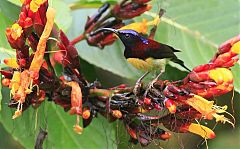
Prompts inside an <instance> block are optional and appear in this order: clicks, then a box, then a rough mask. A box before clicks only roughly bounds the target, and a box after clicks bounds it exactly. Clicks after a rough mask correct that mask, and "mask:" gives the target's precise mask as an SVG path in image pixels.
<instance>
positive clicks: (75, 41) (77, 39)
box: [70, 33, 86, 45]
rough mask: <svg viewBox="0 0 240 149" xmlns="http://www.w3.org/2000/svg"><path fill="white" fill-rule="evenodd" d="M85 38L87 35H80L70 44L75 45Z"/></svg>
mask: <svg viewBox="0 0 240 149" xmlns="http://www.w3.org/2000/svg"><path fill="white" fill-rule="evenodd" d="M85 38H86V36H85V34H84V33H83V34H81V35H79V36H78V37H76V38H74V39H73V40H72V41H71V42H70V44H71V45H75V44H76V43H78V42H80V41H82V40H83V39H85Z"/></svg>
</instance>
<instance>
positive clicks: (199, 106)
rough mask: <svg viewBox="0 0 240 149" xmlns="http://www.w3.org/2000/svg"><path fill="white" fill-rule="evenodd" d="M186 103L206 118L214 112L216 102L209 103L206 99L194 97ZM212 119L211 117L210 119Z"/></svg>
mask: <svg viewBox="0 0 240 149" xmlns="http://www.w3.org/2000/svg"><path fill="white" fill-rule="evenodd" d="M186 103H187V104H189V105H190V106H192V107H193V108H194V109H196V110H197V111H199V112H200V113H201V114H203V115H204V116H210V115H209V114H210V113H212V112H213V111H214V110H213V109H212V107H213V103H214V101H208V100H206V99H205V98H203V97H201V96H198V95H194V96H193V97H192V98H189V99H187V100H186ZM209 118H211V117H209Z"/></svg>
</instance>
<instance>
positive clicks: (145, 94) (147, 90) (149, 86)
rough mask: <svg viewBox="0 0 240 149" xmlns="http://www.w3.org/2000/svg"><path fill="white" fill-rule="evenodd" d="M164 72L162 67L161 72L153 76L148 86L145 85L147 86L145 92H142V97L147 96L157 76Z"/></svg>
mask: <svg viewBox="0 0 240 149" xmlns="http://www.w3.org/2000/svg"><path fill="white" fill-rule="evenodd" d="M164 72H165V69H162V70H161V72H160V73H159V74H158V75H157V77H156V78H154V79H153V80H152V81H151V82H150V83H149V84H148V86H147V88H146V90H145V92H144V94H143V97H144V98H145V97H146V96H147V93H148V92H149V90H150V89H151V88H153V84H154V83H155V82H157V80H158V78H159V77H160V76H161V75H162V74H163V73H164Z"/></svg>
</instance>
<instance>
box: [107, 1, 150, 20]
mask: <svg viewBox="0 0 240 149" xmlns="http://www.w3.org/2000/svg"><path fill="white" fill-rule="evenodd" d="M151 8H152V6H151V5H147V4H145V3H144V4H142V3H141V4H138V3H134V2H128V3H125V4H117V5H115V6H114V7H113V9H112V11H111V12H112V15H113V16H115V17H117V18H119V19H124V20H125V19H131V18H134V17H136V16H140V15H141V14H142V13H144V12H145V11H148V10H150V9H151Z"/></svg>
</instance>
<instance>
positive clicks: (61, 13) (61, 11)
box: [49, 0, 72, 31]
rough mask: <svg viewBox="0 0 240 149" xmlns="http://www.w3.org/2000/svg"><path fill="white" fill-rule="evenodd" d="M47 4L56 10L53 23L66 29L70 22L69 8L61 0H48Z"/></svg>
mask: <svg viewBox="0 0 240 149" xmlns="http://www.w3.org/2000/svg"><path fill="white" fill-rule="evenodd" d="M49 5H50V6H51V7H53V8H55V10H56V17H55V23H56V24H57V25H58V27H59V28H61V29H62V30H63V31H67V30H68V29H69V27H70V26H71V24H72V16H71V10H70V8H69V7H68V5H67V4H66V3H65V2H64V1H63V0H49Z"/></svg>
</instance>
